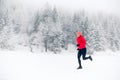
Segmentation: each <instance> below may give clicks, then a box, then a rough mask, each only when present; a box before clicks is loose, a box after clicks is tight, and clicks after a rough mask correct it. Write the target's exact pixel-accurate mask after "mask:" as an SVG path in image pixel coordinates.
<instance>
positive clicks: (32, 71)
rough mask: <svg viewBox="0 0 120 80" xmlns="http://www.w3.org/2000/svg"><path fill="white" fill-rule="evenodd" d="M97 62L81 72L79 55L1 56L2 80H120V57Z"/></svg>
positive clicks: (0, 69) (93, 62)
mask: <svg viewBox="0 0 120 80" xmlns="http://www.w3.org/2000/svg"><path fill="white" fill-rule="evenodd" d="M93 59H94V60H93V61H92V62H91V61H89V60H88V61H83V62H82V65H83V69H82V70H77V69H76V68H77V67H78V63H77V59H76V54H32V53H26V54H24V53H22V54H20V53H14V52H11V53H0V80H120V76H119V75H120V63H119V61H120V56H112V55H110V56H98V55H93Z"/></svg>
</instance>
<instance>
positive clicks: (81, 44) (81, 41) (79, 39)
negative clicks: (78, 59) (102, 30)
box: [77, 36, 86, 49]
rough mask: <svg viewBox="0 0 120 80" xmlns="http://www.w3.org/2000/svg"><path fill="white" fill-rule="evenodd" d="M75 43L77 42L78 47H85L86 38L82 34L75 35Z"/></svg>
mask: <svg viewBox="0 0 120 80" xmlns="http://www.w3.org/2000/svg"><path fill="white" fill-rule="evenodd" d="M77 44H79V46H78V48H79V49H83V48H86V40H85V38H84V36H79V37H77Z"/></svg>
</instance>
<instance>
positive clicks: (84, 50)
mask: <svg viewBox="0 0 120 80" xmlns="http://www.w3.org/2000/svg"><path fill="white" fill-rule="evenodd" d="M86 51H87V50H86V48H84V49H80V50H79V51H78V55H77V57H78V63H79V66H81V60H80V58H81V56H82V58H83V60H87V59H89V57H86Z"/></svg>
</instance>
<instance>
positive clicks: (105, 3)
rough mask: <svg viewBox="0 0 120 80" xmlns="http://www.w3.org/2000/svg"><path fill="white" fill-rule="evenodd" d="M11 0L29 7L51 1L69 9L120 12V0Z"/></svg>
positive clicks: (92, 11) (52, 3)
mask: <svg viewBox="0 0 120 80" xmlns="http://www.w3.org/2000/svg"><path fill="white" fill-rule="evenodd" d="M10 2H14V3H15V4H16V3H17V2H18V3H21V4H22V5H23V6H25V7H28V8H29V9H33V8H35V9H39V8H41V7H42V6H43V5H44V4H46V3H49V4H50V5H51V6H53V7H54V6H57V7H59V8H62V9H65V10H68V11H76V10H79V9H84V10H86V11H88V12H91V13H94V12H104V13H112V14H115V15H119V14H120V5H119V4H120V0H10Z"/></svg>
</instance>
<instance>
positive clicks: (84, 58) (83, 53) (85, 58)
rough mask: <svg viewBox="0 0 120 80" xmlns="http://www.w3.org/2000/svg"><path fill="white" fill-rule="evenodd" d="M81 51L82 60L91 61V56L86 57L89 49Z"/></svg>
mask: <svg viewBox="0 0 120 80" xmlns="http://www.w3.org/2000/svg"><path fill="white" fill-rule="evenodd" d="M81 51H82V58H83V60H87V59H90V56H89V57H86V52H87V49H86V48H84V49H82V50H81Z"/></svg>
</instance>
